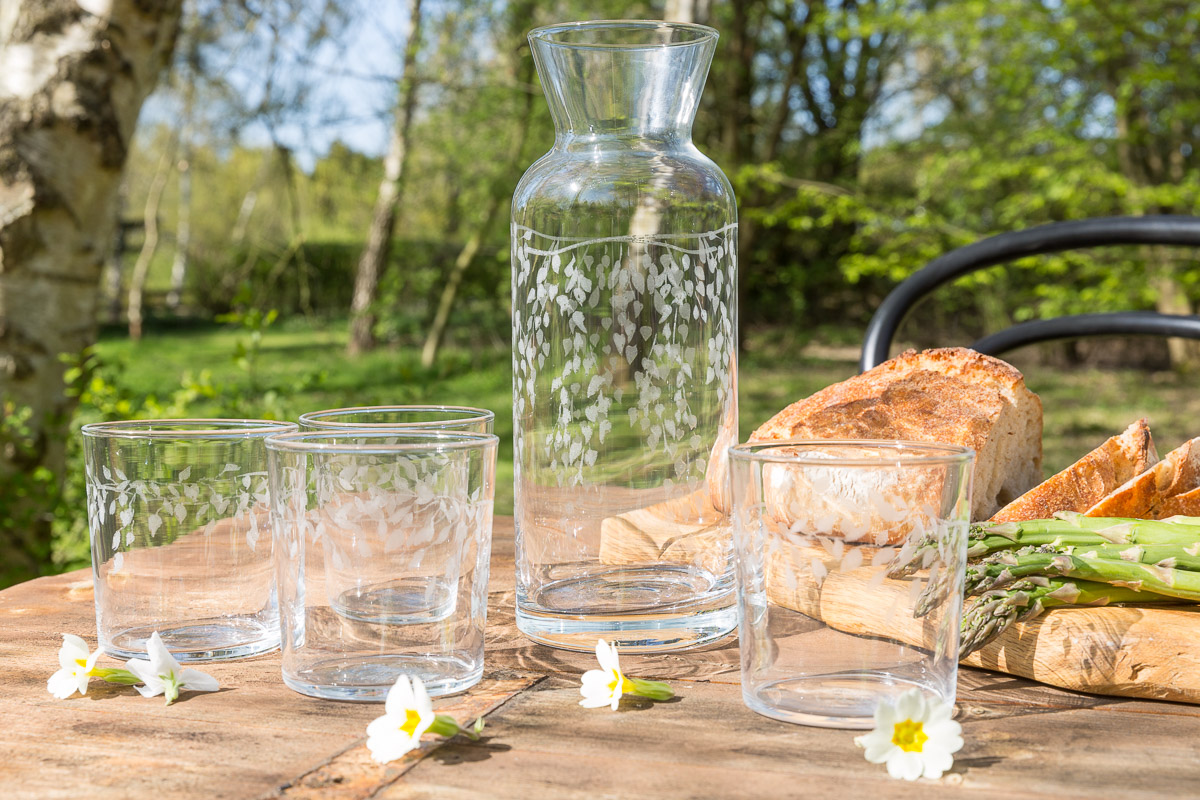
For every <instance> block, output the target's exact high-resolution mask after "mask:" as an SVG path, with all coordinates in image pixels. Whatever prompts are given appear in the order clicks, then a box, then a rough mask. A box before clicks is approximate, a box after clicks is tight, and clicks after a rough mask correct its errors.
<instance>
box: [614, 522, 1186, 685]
mask: <svg viewBox="0 0 1200 800" xmlns="http://www.w3.org/2000/svg"><path fill="white" fill-rule="evenodd" d="M680 502H681V501H674V502H673V503H672V504H663V505H662V506H651V507H650V508H643V509H638V510H636V511H631V512H627V513H625V514H621V515H618V516H617V517H613V518H610V519H607V520H604V522H603V524H602V526H601V559H602V560H603V561H604V563H607V564H632V563H646V562H647V561H654V560H659V561H665V562H668V563H692V562H693V561H694V560H695V559H696V558H697V557H698V556H699V557H700V558H702V559H703V558H704V555H703V554H704V553H709V554H711V557H712V558H714V559H715V558H717V557H718V556H719V555H720V551H721V549H722V548H724V547H727V546H728V543H727V535H728V534H727V533H726V532H725V525H723V524H721V523H714V524H708V525H691V526H688V525H681V524H679V523H678V522H676V520H677V519H678V518H679V517H678V513H679V505H680ZM789 566H790V565H786V564H775V565H772V566H771V569H772V570H774V571H779V570H780V569H785V568H788V567H789ZM884 569H886V567H872V566H869V565H864V566H862V567H859V568H858V569H854V570H851V571H849V572H836V571H835V572H830V573H829V575H828V576H826V577H825V579H824V582H823V583H822V584H821V588H820V589H819V590H814V589H812V588H805V587H804V586H801V587H800V588H798V589H797V588H794V587H792V588H789V587H788V585H787V583H786V582H785V581H782V580H771V579H770V572H769V573H768V595H769V596H770V598H771V600H772V602H774V603H776V604H778V605H781V606H784V607H785V608H790V609H793V610H795V611H798V612H800V613H802V614H805V615H807V616H810V617H813V618H814V619H819V620H821V621H823V622H825V623H826V624H827V625H829V626H830V627H831V628H835V629H837V630H841V631H845V632H847V633H854V634H863V635H871V636H879V635H886V636H889V637H891V638H894V639H898V640H900V641H904V642H907V643H910V644H912V643H917V642H919V641H920V629H921V625H922V624H923V623H922V620H921V619H920V618H914V617H913V616H912V614H911V613H904V610H905V609H908V608H911V602H912V601H911V599H910V598H912V596H913V592H912V585H911V582H910V581H909V580H892V579H886V578H884V579H882V582H881V579H880V576H879V575H878V573H879V572H881V571H882V570H884ZM873 578H874V580H872V579H873ZM869 581H870V582H872V583H874V584H879V585H878V588H876V589H874V590H873V591H874V592H875V593H876V594H875V595H873V597H872V600H871V602H870V603H866V602H864V598H865V597H866V593H865V586H866V585H867V583H868V582H869ZM879 593H883V597H882V598H881V596H880V594H879ZM962 663H963V664H966V665H968V666H973V667H984V668H987V669H991V670H996V671H998V672H1006V673H1009V674H1011V675H1019V676H1021V677H1024V678H1032V679H1033V680H1037V681H1041V682H1042V683H1047V684H1050V685H1051V686H1058V687H1061V688H1064V689H1074V690H1077V691H1083V692H1094V693H1097V694H1108V695H1118V696H1123V697H1143V698H1151V699H1156V700H1174V701H1177V702H1184V703H1196V704H1200V606H1175V607H1170V608H1159V607H1147V606H1104V607H1099V608H1092V607H1087V608H1060V609H1053V610H1050V611H1047V612H1045V613H1043V614H1042V615H1041V616H1040V617H1038V618H1036V619H1033V620H1030V621H1029V622H1022V623H1016V624H1014V625H1012V626H1011V627H1009V629H1008V630H1006V631H1005V632H1004V633H1003V634H1001V635H1000V636H998V637H997V638H995V639H994V640H992V641H991V642H990V643H989V644H987V645H986V646H985V647H983V648H982V649H981V650H979V651H977V652H975V653H973V654H971V655H970V656H968V657H967V658H966V659H965V660H964V661H963V662H962Z"/></svg>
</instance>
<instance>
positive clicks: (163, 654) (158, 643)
mask: <svg viewBox="0 0 1200 800" xmlns="http://www.w3.org/2000/svg"><path fill="white" fill-rule="evenodd" d="M146 655H148V656H150V663H151V665H153V666H154V672H155V674H158V675H166V674H167V673H174V674H178V673H179V662H178V661H176V660H175V656H173V655H171V651H170V650H168V649H167V645H166V644H165V643H164V642H163V640H162V637H161V636H159V635H158V631H155V632H154V633H152V634H150V638H149V639H148V640H147V641H146Z"/></svg>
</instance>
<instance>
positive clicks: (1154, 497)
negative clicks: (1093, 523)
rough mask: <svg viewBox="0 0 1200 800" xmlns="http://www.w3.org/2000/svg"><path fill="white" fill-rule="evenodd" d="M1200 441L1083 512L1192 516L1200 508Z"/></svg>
mask: <svg viewBox="0 0 1200 800" xmlns="http://www.w3.org/2000/svg"><path fill="white" fill-rule="evenodd" d="M1197 490H1200V438H1197V439H1192V440H1190V441H1187V442H1184V443H1183V444H1182V445H1180V446H1179V447H1177V448H1175V449H1174V450H1172V451H1171V452H1169V453H1167V455H1166V458H1164V459H1163V460H1162V461H1160V462H1158V463H1157V464H1155V465H1154V466H1152V467H1150V468H1149V469H1147V470H1146V471H1144V472H1142V473H1141V474H1140V475H1137V476H1135V477H1134V478H1132V479H1130V480H1129V481H1127V482H1126V483H1124V484H1123V485H1122V486H1120V487H1118V488H1117V489H1116V490H1114V491H1113V492H1111V493H1110V494H1109V495H1108V496H1107V497H1105V498H1103V499H1102V500H1100V501H1099V502H1097V503H1096V504H1095V505H1093V506H1092V507H1091V508H1089V509H1088V510H1087V511H1086V512H1084V513H1085V515H1086V516H1089V517H1137V518H1138V519H1165V518H1166V517H1172V516H1175V515H1176V514H1185V515H1187V516H1194V514H1195V512H1196V511H1197V510H1200V509H1198V508H1197V506H1200V492H1198V491H1197Z"/></svg>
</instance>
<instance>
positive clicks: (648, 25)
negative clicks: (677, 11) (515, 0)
mask: <svg viewBox="0 0 1200 800" xmlns="http://www.w3.org/2000/svg"><path fill="white" fill-rule="evenodd" d="M606 29H609V30H631V31H653V30H670V31H685V32H688V33H691V34H693V36H692V38H688V39H684V40H680V41H665V42H612V43H609V42H584V41H563V40H562V39H560V38H556V36H555V35H556V34H571V33H578V32H580V31H588V30H606ZM718 38H720V33H719V32H718V31H717V29H716V28H712V27H709V26H708V25H700V24H698V23H695V22H665V21H663V20H653V19H651V20H635V19H599V20H584V21H581V22H561V23H555V24H552V25H542V26H541V27H538V28H534V29H533V30H531V31H530V32H529V40H530V41H534V40H536V41H538V42H539V43H541V44H543V45H547V46H550V47H561V48H566V49H571V50H626V51H631V50H657V49H659V48H666V47H696V46H698V45H703V44H705V43H708V42H713V41H716V40H717V39H718Z"/></svg>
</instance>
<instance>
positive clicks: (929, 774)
mask: <svg viewBox="0 0 1200 800" xmlns="http://www.w3.org/2000/svg"><path fill="white" fill-rule="evenodd" d="M921 761H923V762H924V772H923V773H922V774H923V775H924V776H925V777H926V778H932V779H933V780H937V779H938V778H940V777H942V773H943V772H945V771H946V770H948V769H950V767H952V766H954V756H952V755H950V754H949V753H947V752H946V751H945V750H941V749H932V750H931V749H928V748H926V749H925V751H924V752H923V753H921Z"/></svg>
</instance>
